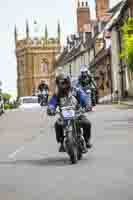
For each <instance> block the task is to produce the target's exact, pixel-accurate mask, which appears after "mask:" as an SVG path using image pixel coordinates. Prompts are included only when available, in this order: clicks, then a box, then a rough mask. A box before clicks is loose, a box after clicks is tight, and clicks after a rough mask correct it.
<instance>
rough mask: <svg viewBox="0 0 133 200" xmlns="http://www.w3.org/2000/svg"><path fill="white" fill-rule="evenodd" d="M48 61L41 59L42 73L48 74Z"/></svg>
mask: <svg viewBox="0 0 133 200" xmlns="http://www.w3.org/2000/svg"><path fill="white" fill-rule="evenodd" d="M48 65H49V64H48V60H47V59H45V58H44V59H42V62H41V72H44V73H48Z"/></svg>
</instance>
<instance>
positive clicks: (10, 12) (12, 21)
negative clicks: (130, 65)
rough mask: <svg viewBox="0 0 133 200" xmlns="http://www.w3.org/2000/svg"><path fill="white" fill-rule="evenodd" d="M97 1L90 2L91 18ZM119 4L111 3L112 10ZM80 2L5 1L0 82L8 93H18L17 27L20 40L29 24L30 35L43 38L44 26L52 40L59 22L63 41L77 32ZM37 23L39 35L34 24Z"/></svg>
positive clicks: (1, 12)
mask: <svg viewBox="0 0 133 200" xmlns="http://www.w3.org/2000/svg"><path fill="white" fill-rule="evenodd" d="M94 1H95V0H88V3H89V5H90V7H91V15H92V18H94V16H95V14H94V13H95V12H94V9H95V4H94ZM117 2H119V0H110V6H111V7H112V5H114V4H115V3H117ZM76 3H77V0H37V1H33V0H23V1H18V0H12V1H11V0H4V1H1V5H0V58H1V60H0V80H1V81H2V89H3V91H5V92H9V93H12V94H14V93H16V80H17V73H16V66H17V65H16V57H15V44H14V26H15V25H16V26H17V29H18V33H19V36H20V37H22V36H24V33H25V21H26V20H28V21H29V26H30V31H31V35H32V36H34V35H36V34H38V35H41V36H43V32H44V28H45V24H47V25H48V32H49V35H50V36H55V35H56V34H57V21H58V20H59V21H60V24H61V29H62V41H64V40H65V38H66V36H67V35H69V34H71V33H74V32H76ZM35 20H36V22H37V24H38V25H37V29H38V32H35V29H36V27H35V26H34V21H35Z"/></svg>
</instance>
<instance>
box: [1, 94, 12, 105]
mask: <svg viewBox="0 0 133 200" xmlns="http://www.w3.org/2000/svg"><path fill="white" fill-rule="evenodd" d="M2 97H3V99H4V102H5V103H9V100H10V98H11V97H12V96H11V95H10V94H8V93H2Z"/></svg>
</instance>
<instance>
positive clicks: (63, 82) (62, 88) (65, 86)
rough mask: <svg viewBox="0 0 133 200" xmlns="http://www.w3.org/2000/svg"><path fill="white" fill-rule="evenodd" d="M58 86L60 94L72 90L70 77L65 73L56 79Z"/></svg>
mask: <svg viewBox="0 0 133 200" xmlns="http://www.w3.org/2000/svg"><path fill="white" fill-rule="evenodd" d="M56 84H57V87H58V89H59V92H62V93H65V92H68V91H69V90H70V89H71V80H70V77H69V76H68V75H65V74H64V73H62V74H60V75H58V76H57V77H56Z"/></svg>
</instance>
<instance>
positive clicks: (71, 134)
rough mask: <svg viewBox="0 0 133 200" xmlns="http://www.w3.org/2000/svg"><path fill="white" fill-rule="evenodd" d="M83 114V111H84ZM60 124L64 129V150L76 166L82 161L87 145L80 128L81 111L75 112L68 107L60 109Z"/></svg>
mask: <svg viewBox="0 0 133 200" xmlns="http://www.w3.org/2000/svg"><path fill="white" fill-rule="evenodd" d="M82 112H83V111H82ZM57 113H58V114H59V115H60V119H59V120H60V122H62V125H63V128H64V148H65V151H66V152H67V154H68V155H69V157H70V160H71V162H72V164H76V163H77V162H78V160H81V159H82V155H83V149H84V147H86V143H85V140H84V137H83V132H82V130H81V128H80V126H79V120H78V119H79V116H80V115H81V110H78V111H75V110H74V108H73V107H71V106H67V107H62V108H60V112H57Z"/></svg>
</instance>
